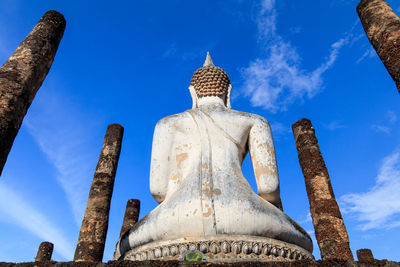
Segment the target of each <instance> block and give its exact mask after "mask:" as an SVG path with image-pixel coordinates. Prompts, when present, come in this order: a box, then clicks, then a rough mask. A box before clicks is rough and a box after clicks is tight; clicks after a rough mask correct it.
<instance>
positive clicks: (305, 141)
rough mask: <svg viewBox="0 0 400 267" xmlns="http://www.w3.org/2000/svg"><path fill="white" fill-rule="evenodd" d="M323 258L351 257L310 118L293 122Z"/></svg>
mask: <svg viewBox="0 0 400 267" xmlns="http://www.w3.org/2000/svg"><path fill="white" fill-rule="evenodd" d="M292 129H293V134H294V138H295V141H296V147H297V152H298V155H299V162H300V167H301V170H302V171H303V175H304V179H305V184H306V189H307V195H308V199H309V202H310V212H311V217H312V221H313V225H314V229H315V236H316V238H317V241H318V245H319V247H320V251H321V258H322V259H341V260H353V254H352V252H351V250H350V245H349V237H348V235H347V230H346V227H345V225H344V222H343V218H342V215H341V213H340V210H339V206H338V204H337V202H336V199H335V195H334V193H333V189H332V185H331V181H330V178H329V173H328V170H327V168H326V166H325V162H324V159H323V158H322V155H321V152H320V150H319V146H318V140H317V138H316V136H315V131H314V128H313V127H312V124H311V121H310V120H308V119H301V120H299V121H297V122H296V123H294V124H293V125H292Z"/></svg>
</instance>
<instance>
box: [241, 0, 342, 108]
mask: <svg viewBox="0 0 400 267" xmlns="http://www.w3.org/2000/svg"><path fill="white" fill-rule="evenodd" d="M260 10H261V11H260V13H259V15H258V20H257V23H258V32H259V39H260V41H261V42H262V49H263V50H264V52H265V55H264V56H262V57H259V58H256V59H255V60H253V61H252V62H250V64H249V66H248V67H246V68H245V69H243V71H242V75H243V77H244V84H243V89H244V93H245V95H246V96H248V97H249V98H250V102H251V104H252V105H253V106H256V107H262V108H264V109H267V110H269V111H271V112H273V113H275V112H277V111H280V110H286V109H287V107H288V106H289V105H290V104H292V103H293V102H294V101H295V100H300V101H303V100H304V98H306V97H307V98H312V97H314V96H315V95H316V94H317V93H318V92H320V90H321V89H322V87H323V80H322V75H323V74H324V73H325V72H326V71H327V70H328V69H329V68H331V67H332V66H333V64H334V63H335V61H336V59H337V57H338V55H339V51H340V49H341V48H342V47H343V46H344V45H346V44H347V43H349V39H350V37H349V36H347V37H345V38H341V39H339V40H338V41H336V42H335V43H333V44H332V45H331V49H330V53H329V56H328V57H326V58H325V60H324V61H323V62H322V63H321V64H320V66H319V67H318V68H316V69H315V70H313V71H306V70H304V69H302V68H301V66H300V61H301V57H300V55H299V54H298V53H297V51H296V48H295V47H293V46H292V45H291V44H290V42H289V41H286V40H284V38H283V37H282V36H280V35H279V34H277V33H276V24H277V12H276V10H275V0H263V1H262V2H261V8H260Z"/></svg>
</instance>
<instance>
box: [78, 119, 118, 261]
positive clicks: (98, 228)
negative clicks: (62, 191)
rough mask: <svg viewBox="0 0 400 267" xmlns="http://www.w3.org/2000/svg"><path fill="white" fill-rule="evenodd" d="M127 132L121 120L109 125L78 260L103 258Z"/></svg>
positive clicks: (83, 224)
mask: <svg viewBox="0 0 400 267" xmlns="http://www.w3.org/2000/svg"><path fill="white" fill-rule="evenodd" d="M123 132H124V128H123V127H122V126H121V125H119V124H111V125H109V126H108V127H107V132H106V135H105V137H104V143H103V148H102V149H101V153H100V157H99V161H98V163H97V167H96V171H95V174H94V178H93V182H92V186H91V188H90V193H89V199H88V202H87V206H86V211H85V215H84V217H83V221H82V225H81V231H80V233H79V239H78V245H77V247H76V250H75V256H74V261H92V262H100V261H102V259H103V253H104V245H105V241H106V236H107V229H108V216H109V212H110V203H111V196H112V192H113V188H114V179H115V174H116V171H117V166H118V159H119V154H120V152H121V142H122V136H123Z"/></svg>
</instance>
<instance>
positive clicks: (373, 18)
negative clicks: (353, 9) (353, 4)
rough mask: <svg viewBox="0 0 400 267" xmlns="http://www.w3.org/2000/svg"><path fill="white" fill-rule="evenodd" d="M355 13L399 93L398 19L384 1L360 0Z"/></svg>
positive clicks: (399, 53)
mask: <svg viewBox="0 0 400 267" xmlns="http://www.w3.org/2000/svg"><path fill="white" fill-rule="evenodd" d="M357 13H358V16H359V17H360V20H361V23H362V25H363V27H364V30H365V33H366V34H367V36H368V39H369V41H370V42H371V44H372V46H373V47H374V48H375V51H376V52H377V54H378V55H379V57H380V58H381V60H382V62H383V64H384V65H385V67H386V69H387V70H388V71H389V74H390V75H391V76H392V78H393V80H394V81H395V83H396V85H397V90H398V91H399V92H400V19H399V17H398V16H397V15H396V14H395V13H394V12H393V9H392V8H390V6H389V5H388V4H387V3H386V1H384V0H362V1H360V3H359V4H358V6H357Z"/></svg>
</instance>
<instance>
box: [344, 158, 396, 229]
mask: <svg viewBox="0 0 400 267" xmlns="http://www.w3.org/2000/svg"><path fill="white" fill-rule="evenodd" d="M340 199H341V201H342V205H341V207H342V210H343V212H344V213H349V214H352V215H354V216H356V219H357V220H358V221H359V222H360V224H359V227H360V228H361V229H362V230H369V229H373V228H375V229H382V228H386V229H390V228H394V227H399V226H400V152H399V150H396V151H395V152H394V153H392V154H391V155H389V156H387V157H386V158H384V159H383V161H382V165H381V167H380V170H379V173H378V175H377V177H376V183H375V185H374V186H373V187H372V188H371V189H370V190H369V191H367V192H365V193H353V194H347V195H344V196H342V197H341V198H340Z"/></svg>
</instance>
